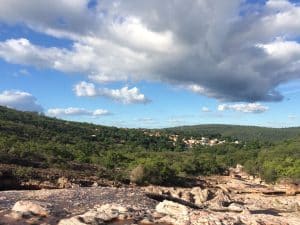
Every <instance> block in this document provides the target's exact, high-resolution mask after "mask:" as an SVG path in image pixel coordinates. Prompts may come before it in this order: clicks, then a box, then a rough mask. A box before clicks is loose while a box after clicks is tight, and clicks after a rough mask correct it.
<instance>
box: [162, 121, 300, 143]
mask: <svg viewBox="0 0 300 225" xmlns="http://www.w3.org/2000/svg"><path fill="white" fill-rule="evenodd" d="M165 130H166V132H171V133H177V134H181V135H183V136H193V137H201V136H215V137H223V138H224V137H228V138H232V139H237V140H240V141H255V140H258V141H268V142H280V141H283V140H286V139H292V138H296V137H300V127H290V128H268V127H257V126H239V125H221V124H216V125H213V124H211V125H196V126H182V127H173V128H167V129H165Z"/></svg>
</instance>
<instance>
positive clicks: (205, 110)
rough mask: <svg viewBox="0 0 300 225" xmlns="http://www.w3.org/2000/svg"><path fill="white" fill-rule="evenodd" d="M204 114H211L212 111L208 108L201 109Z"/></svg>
mask: <svg viewBox="0 0 300 225" xmlns="http://www.w3.org/2000/svg"><path fill="white" fill-rule="evenodd" d="M201 111H202V112H211V110H210V109H209V108H208V107H206V106H203V107H202V109H201Z"/></svg>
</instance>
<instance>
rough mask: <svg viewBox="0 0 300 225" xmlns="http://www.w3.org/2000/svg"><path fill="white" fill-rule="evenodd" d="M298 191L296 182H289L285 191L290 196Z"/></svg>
mask: <svg viewBox="0 0 300 225" xmlns="http://www.w3.org/2000/svg"><path fill="white" fill-rule="evenodd" d="M297 191H298V186H297V185H296V184H289V185H287V188H286V191H285V193H286V195H288V196H295V195H296V194H297Z"/></svg>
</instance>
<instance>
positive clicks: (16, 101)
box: [0, 90, 43, 112]
mask: <svg viewBox="0 0 300 225" xmlns="http://www.w3.org/2000/svg"><path fill="white" fill-rule="evenodd" d="M0 105H2V106H6V107H9V108H14V109H17V110H22V111H34V112H42V111H43V108H42V107H41V106H40V105H39V104H38V103H37V100H36V98H35V97H34V96H33V95H32V94H30V93H28V92H24V91H18V90H5V91H3V92H1V93H0Z"/></svg>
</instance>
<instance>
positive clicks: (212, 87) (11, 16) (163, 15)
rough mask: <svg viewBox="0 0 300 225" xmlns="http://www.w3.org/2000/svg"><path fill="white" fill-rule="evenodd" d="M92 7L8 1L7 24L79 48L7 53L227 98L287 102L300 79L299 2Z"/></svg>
mask: <svg viewBox="0 0 300 225" xmlns="http://www.w3.org/2000/svg"><path fill="white" fill-rule="evenodd" d="M88 3H89V1H88V0H74V1H72V4H71V3H70V1H68V0H63V1H61V0H53V1H51V4H45V3H44V2H42V1H38V0H28V1H26V3H25V2H24V3H23V2H20V1H17V0H0V4H1V8H0V22H4V23H7V24H17V23H22V24H25V25H26V26H28V27H29V28H31V29H33V30H36V31H38V32H42V33H45V34H47V35H51V36H55V37H57V38H64V39H68V40H71V41H72V42H73V46H72V47H71V48H70V49H63V48H56V47H43V46H38V45H36V44H34V43H31V42H30V40H27V39H24V38H19V39H8V40H5V41H2V42H0V57H1V58H3V59H4V60H6V61H7V62H10V63H18V64H25V65H33V66H36V67H45V68H52V69H56V70H59V71H62V72H67V73H73V72H76V73H77V72H80V73H82V74H85V75H86V76H87V78H88V79H90V80H91V81H93V82H99V83H106V82H118V81H128V80H129V81H133V82H134V81H139V80H145V81H159V82H164V83H169V84H172V85H176V86H181V87H185V88H186V89H187V90H190V91H193V92H195V93H198V94H201V95H206V96H209V97H212V98H216V99H218V100H222V101H238V102H256V101H280V100H282V99H283V96H282V94H281V93H280V92H278V90H277V89H276V88H277V87H278V86H279V85H280V84H284V83H286V82H288V81H291V80H294V79H299V78H300V63H299V62H300V54H299V49H300V47H299V46H300V44H299V37H300V20H297V19H295V18H300V6H299V5H298V4H295V3H292V2H289V1H287V0H280V1H278V0H268V1H267V2H266V3H265V4H261V5H260V6H259V7H260V8H259V10H257V8H256V7H257V4H251V1H242V0H231V1H221V2H220V1H217V0H213V1H212V0H202V1H195V0H186V1H159V0H152V1H147V2H146V3H145V2H141V1H140V0H131V1H120V0H109V1H108V0H104V1H98V3H97V4H96V6H95V7H93V8H92V9H91V8H89V7H88ZM242 10H243V11H242ZM241 11H242V12H241ZM207 18H213V19H209V20H208V19H207ZM130 90H132V89H128V88H127V89H126V88H124V91H123V92H129V91H130ZM97 92H98V90H97ZM102 92H103V94H102V95H103V96H107V97H114V96H121V95H123V92H122V91H121V90H119V91H118V90H105V89H104V90H102ZM132 92H138V90H132ZM88 96H89V94H88ZM115 98H116V99H118V101H121V102H123V100H120V99H122V98H120V97H115ZM124 102H126V100H125V101H124ZM129 102H130V101H129Z"/></svg>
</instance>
